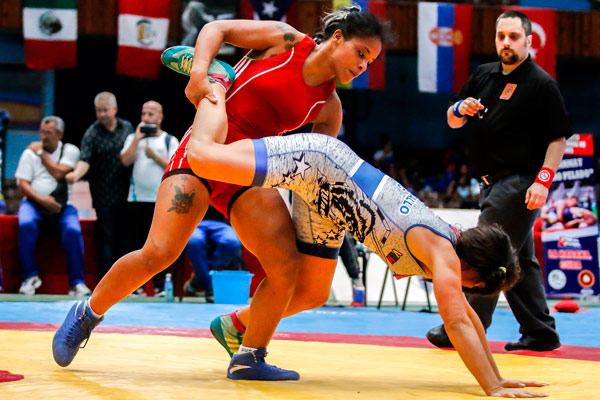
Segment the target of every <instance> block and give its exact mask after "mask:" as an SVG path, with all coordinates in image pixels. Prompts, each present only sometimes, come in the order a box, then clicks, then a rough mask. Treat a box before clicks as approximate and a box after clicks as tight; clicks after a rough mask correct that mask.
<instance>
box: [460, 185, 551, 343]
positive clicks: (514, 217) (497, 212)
mask: <svg viewBox="0 0 600 400" xmlns="http://www.w3.org/2000/svg"><path fill="white" fill-rule="evenodd" d="M534 179H535V177H533V176H529V175H510V176H507V177H505V178H503V179H500V180H498V181H497V182H495V183H493V184H492V185H484V186H483V188H482V191H481V198H480V206H481V215H480V216H479V221H478V225H482V224H491V223H497V224H499V225H500V226H502V227H503V228H504V230H505V231H506V233H507V234H508V236H509V237H510V238H511V241H512V243H513V246H514V247H515V249H516V250H517V252H518V257H519V264H520V266H521V275H522V277H521V279H520V280H519V282H518V283H517V284H516V285H515V286H514V287H513V288H512V289H511V290H509V291H507V292H506V293H505V295H506V299H507V300H508V304H509V305H510V308H511V310H512V312H513V314H514V315H515V318H516V319H517V321H518V322H519V325H520V329H519V331H520V332H521V334H523V335H528V336H533V337H536V338H539V339H542V340H547V341H557V340H558V333H557V332H556V323H555V321H554V318H553V317H552V316H550V313H549V310H548V305H547V303H546V294H545V291H544V282H543V278H542V273H541V268H540V264H539V263H538V261H537V259H536V258H535V252H534V243H533V224H534V222H535V220H536V218H537V217H538V215H539V210H528V209H527V205H526V204H525V194H526V193H527V189H528V188H529V186H531V184H532V183H533V181H534ZM468 300H469V304H471V306H472V307H473V309H474V310H475V312H476V313H477V315H479V318H480V319H481V322H482V323H483V326H484V328H486V329H487V328H488V327H489V326H490V324H491V323H492V314H493V313H494V309H495V308H496V304H497V303H498V297H497V296H496V297H481V296H468Z"/></svg>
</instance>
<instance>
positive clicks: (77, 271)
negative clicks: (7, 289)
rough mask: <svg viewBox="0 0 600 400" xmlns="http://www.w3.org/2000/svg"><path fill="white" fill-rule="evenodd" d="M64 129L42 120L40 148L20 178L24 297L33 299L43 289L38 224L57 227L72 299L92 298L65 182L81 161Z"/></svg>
mask: <svg viewBox="0 0 600 400" xmlns="http://www.w3.org/2000/svg"><path fill="white" fill-rule="evenodd" d="M64 129H65V123H64V122H63V120H62V119H61V118H59V117H56V116H48V117H45V118H44V119H42V123H41V125H40V139H41V141H39V142H33V143H31V144H30V145H29V147H27V149H26V150H25V151H24V152H23V154H22V155H21V158H20V160H19V165H18V167H17V172H16V173H15V176H16V177H17V184H18V186H19V190H20V191H21V193H22V194H23V195H24V196H25V199H23V201H22V202H21V206H20V208H19V257H20V259H21V266H22V268H23V278H24V281H23V283H22V285H21V288H20V289H19V293H22V294H34V293H35V291H36V289H38V288H39V287H40V286H41V285H42V281H41V279H40V278H39V275H38V268H37V264H36V261H35V246H36V243H37V238H38V233H39V227H40V224H41V223H42V222H43V221H49V222H52V223H56V224H57V225H58V227H59V229H60V233H61V238H62V244H63V247H64V249H65V252H66V255H67V266H68V271H69V285H70V287H71V289H70V290H69V295H75V296H86V295H89V294H90V293H91V292H90V290H89V289H88V287H87V286H86V285H85V283H84V282H83V280H84V272H83V238H82V236H81V226H80V225H79V217H78V215H77V210H76V209H75V207H73V206H72V205H70V204H68V200H69V191H68V187H67V183H66V181H65V176H66V174H67V173H69V172H71V171H72V170H73V168H74V167H75V164H76V163H77V160H78V159H79V149H78V148H77V147H76V146H74V145H72V144H68V143H63V142H62V141H61V139H62V136H63V132H64Z"/></svg>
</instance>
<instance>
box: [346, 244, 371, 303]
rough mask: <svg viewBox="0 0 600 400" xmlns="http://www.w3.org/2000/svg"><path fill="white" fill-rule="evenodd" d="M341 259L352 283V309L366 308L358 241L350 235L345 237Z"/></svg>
mask: <svg viewBox="0 0 600 400" xmlns="http://www.w3.org/2000/svg"><path fill="white" fill-rule="evenodd" d="M340 258H341V259H342V263H343V264H344V267H345V268H346V272H347V273H348V276H349V277H350V279H351V281H352V307H364V306H365V305H366V304H367V299H366V298H365V285H364V283H363V280H362V279H361V276H360V268H359V266H358V251H357V250H356V240H354V238H353V237H352V236H350V235H349V234H345V235H344V242H343V243H342V247H340ZM363 273H364V271H363Z"/></svg>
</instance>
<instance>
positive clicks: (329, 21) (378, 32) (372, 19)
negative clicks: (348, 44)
mask: <svg viewBox="0 0 600 400" xmlns="http://www.w3.org/2000/svg"><path fill="white" fill-rule="evenodd" d="M338 29H340V30H341V31H342V34H343V35H344V38H345V39H346V40H350V39H352V38H353V37H355V36H356V37H377V38H379V39H381V41H382V43H387V42H391V41H392V40H393V38H392V34H391V33H390V28H389V23H387V22H381V21H380V20H379V19H378V18H377V17H376V16H375V15H373V14H372V13H370V12H368V11H361V8H360V6H358V5H357V4H350V5H348V6H344V7H340V8H338V9H337V10H335V11H332V12H330V13H326V14H325V15H324V16H323V18H321V31H320V32H318V33H317V34H315V35H314V37H313V39H314V40H315V42H317V43H323V42H326V41H327V40H329V39H330V38H331V37H332V36H333V33H334V32H335V31H336V30H338Z"/></svg>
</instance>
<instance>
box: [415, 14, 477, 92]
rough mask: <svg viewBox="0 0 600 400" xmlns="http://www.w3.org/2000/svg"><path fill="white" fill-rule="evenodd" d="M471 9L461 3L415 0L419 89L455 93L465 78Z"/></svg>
mask: <svg viewBox="0 0 600 400" xmlns="http://www.w3.org/2000/svg"><path fill="white" fill-rule="evenodd" d="M472 9H473V7H472V6H470V5H462V4H460V5H459V4H447V3H419V17H418V18H419V20H418V25H419V26H418V32H419V36H418V77H419V91H421V92H427V93H458V91H459V90H460V88H461V86H462V85H463V84H464V83H465V81H466V80H467V78H468V76H469V55H470V52H471V11H472Z"/></svg>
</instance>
